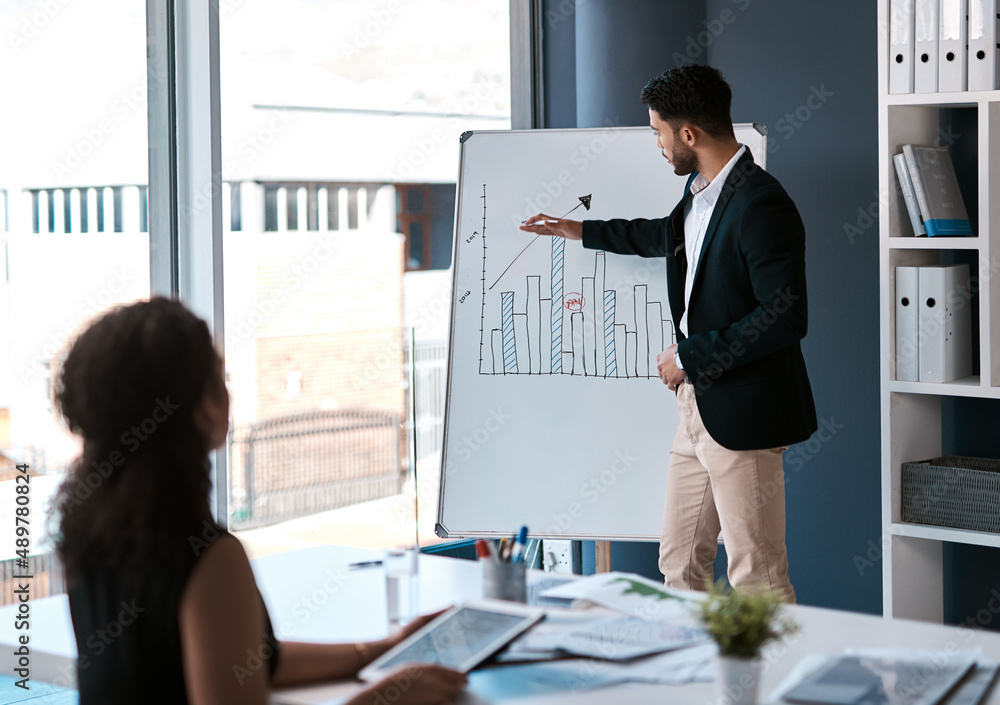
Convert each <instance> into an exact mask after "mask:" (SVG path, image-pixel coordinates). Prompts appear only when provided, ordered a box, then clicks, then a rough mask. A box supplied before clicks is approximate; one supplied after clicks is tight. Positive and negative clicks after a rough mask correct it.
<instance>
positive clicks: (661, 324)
mask: <svg viewBox="0 0 1000 705" xmlns="http://www.w3.org/2000/svg"><path fill="white" fill-rule="evenodd" d="M737 127H738V132H737V134H738V136H741V135H742V136H743V140H742V141H744V142H746V143H747V144H748V146H751V149H753V151H754V153H755V154H763V152H764V149H763V139H764V138H763V136H762V135H761V134H760V132H758V131H757V130H756V129H754V128H753V127H752V126H742V128H741V127H740V126H737ZM741 129H742V132H741V131H740V130H741ZM685 182H686V178H685V177H682V176H677V175H676V174H674V172H673V168H672V167H671V166H670V164H669V163H668V162H667V161H666V160H665V159H664V158H663V156H662V154H661V153H660V151H659V149H657V147H656V139H655V136H654V135H653V134H652V133H651V132H650V131H649V129H648V128H613V129H612V128H608V129H593V130H524V131H505V132H476V133H467V134H466V135H465V137H464V142H463V145H462V162H461V167H460V176H459V190H458V205H457V210H458V213H457V217H456V235H455V259H454V265H453V266H454V292H453V300H452V325H451V340H450V351H449V369H448V399H447V412H446V417H445V448H444V451H443V457H442V468H441V469H442V477H441V489H440V503H439V511H438V533H439V534H441V535H443V536H501V535H509V534H510V533H511V532H512V531H514V530H516V529H517V528H518V527H519V526H521V525H527V526H528V529H529V532H530V535H531V536H532V537H540V536H549V537H556V536H559V537H567V538H623V539H624V538H632V539H646V540H653V539H656V538H658V537H659V528H660V523H661V520H662V514H663V497H664V488H665V483H666V474H667V466H668V461H669V449H670V445H671V443H672V441H673V437H674V435H675V433H676V430H677V408H676V401H675V397H674V393H673V392H670V391H669V390H668V389H667V388H666V386H665V385H664V384H663V383H662V382H661V381H660V379H659V375H658V371H657V366H656V365H657V363H656V358H657V355H658V354H659V353H660V352H662V351H663V350H664V349H665V348H667V347H668V346H670V345H671V344H673V343H674V342H676V331H675V326H674V322H673V320H672V317H671V314H670V310H669V306H668V304H667V289H666V274H665V260H664V259H663V258H641V257H637V256H627V255H619V254H614V253H611V252H605V251H601V250H589V249H586V248H584V247H583V245H582V243H580V242H578V241H567V240H564V239H562V238H552V237H548V236H536V235H534V234H531V233H527V232H524V231H521V230H520V229H519V226H520V225H521V223H522V222H523V221H524V220H525V219H526V218H528V217H530V216H533V215H535V214H537V213H545V214H547V215H549V216H552V217H563V216H567V217H570V218H573V219H580V220H584V219H598V220H602V219H603V220H606V219H612V218H664V217H666V216H667V215H668V214H669V213H670V211H671V210H672V209H673V207H674V205H675V204H676V203H677V201H678V200H679V199H680V197H681V195H682V194H683V190H684V185H685Z"/></svg>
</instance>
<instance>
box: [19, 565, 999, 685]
mask: <svg viewBox="0 0 1000 705" xmlns="http://www.w3.org/2000/svg"><path fill="white" fill-rule="evenodd" d="M379 558H381V553H380V552H379V551H374V550H371V549H362V548H352V547H345V546H316V547H313V548H305V549H300V550H296V551H289V552H287V553H280V554H274V555H269V556H262V557H260V558H257V559H254V560H253V561H252V562H251V563H252V566H253V570H254V574H255V576H256V579H257V583H258V585H259V587H260V590H261V594H262V595H263V597H264V601H265V603H266V604H267V606H268V611H269V613H270V616H271V621H272V623H273V625H274V628H275V632H276V634H277V635H278V637H279V638H280V639H288V640H298V641H346V642H355V641H362V640H369V639H378V638H381V637H383V636H385V635H386V634H387V633H388V630H389V628H388V623H387V618H386V607H385V599H386V598H385V578H384V573H383V570H382V568H381V567H380V566H367V567H351V564H353V563H357V562H362V561H370V560H377V559H379ZM534 577H535V578H536V579H537V578H539V577H544V576H540V575H539V574H536V575H535V576H534ZM417 582H418V591H419V603H420V609H421V611H422V612H430V611H434V610H438V609H442V608H445V607H448V606H450V605H453V604H458V603H461V602H463V601H465V600H469V599H476V598H479V597H481V596H482V576H481V566H480V565H479V564H478V563H476V562H475V561H468V560H461V559H456V558H444V557H440V556H433V555H421V556H420V558H419V571H418V579H417ZM15 609H16V608H15V607H13V606H7V607H3V608H0V674H5V675H13V667H14V661H13V655H12V652H13V644H14V643H15V641H16V638H17V636H18V633H17V632H16V631H15V630H14V628H13V622H14V620H13V616H14V610H15ZM788 609H789V611H790V613H791V616H793V617H794V618H795V619H796V620H797V621H798V622H799V624H800V625H801V629H800V630H799V632H798V633H797V634H794V635H792V636H790V637H787V638H786V640H785V641H783V642H778V643H775V644H772V645H771V646H770V647H769V648H767V650H766V651H765V653H764V655H763V658H764V663H763V668H762V673H761V687H760V698H761V700H760V702H765V701H766V696H767V694H768V693H770V692H771V691H772V690H773V689H774V688H775V687H776V686H777V685H778V684H779V682H780V681H781V680H782V679H783V678H784V677H785V676H786V675H787V674H788V673H789V671H791V670H792V668H793V667H794V666H795V665H796V663H798V662H799V660H800V659H801V658H802V657H803V656H805V655H807V654H823V653H828V654H833V653H838V652H840V651H843V650H844V649H845V648H852V647H853V648H878V647H896V648H922V649H937V650H944V651H949V652H950V651H954V650H956V649H981V650H982V651H983V652H984V653H985V654H986V655H987V656H988V657H990V658H992V659H993V660H1000V633H995V632H987V631H982V630H970V629H965V628H958V627H953V626H943V625H939V624H926V623H922V622H915V621H908V620H889V619H884V618H882V617H880V616H875V615H867V614H859V613H853V612H843V611H836V610H829V609H823V608H818V607H807V606H801V605H795V606H791V607H789V608H788ZM32 613H33V615H34V620H33V625H32V679H33V680H35V681H47V682H54V683H58V684H62V685H68V686H70V687H72V685H73V681H72V679H73V664H74V660H75V656H76V648H75V642H74V639H73V632H72V625H71V623H70V619H69V607H68V603H67V600H66V597H65V596H64V595H61V596H56V597H49V598H43V599H39V600H35V601H33V602H32ZM552 666H553V664H551V663H540V664H519V665H513V664H512V665H502V666H491V667H487V668H482V669H479V670H476V671H474V672H473V673H471V674H470V675H469V685H468V688H467V690H466V692H465V693H464V695H463V696H462V698H461V699H460V700H459V702H460V703H464V704H468V705H473V704H481V703H518V705H535V704H538V705H542V704H545V705H569V704H570V703H573V704H574V705H590V704H596V703H608V702H620V703H629V704H630V705H644V704H645V703H658V704H659V703H665V702H668V703H692V704H694V703H697V704H698V705H710V704H714V703H717V702H718V694H717V691H716V685H715V683H704V682H695V683H687V684H684V685H652V684H642V683H624V684H613V685H607V686H604V687H600V686H599V685H598V681H599V679H595V678H593V676H592V673H593V669H592V668H591V661H590V660H588V659H573V660H567V661H561V662H558V670H557V671H556V673H557V677H553V676H552V672H551V669H552ZM545 669H549V672H548V674H547V675H546V676H545V677H539V674H542V673H545V672H546V671H545ZM360 687H361V684H359V683H357V682H355V681H343V682H331V683H321V684H316V685H311V686H306V687H298V688H286V689H280V690H277V691H275V692H274V693H273V694H272V698H271V702H272V703H274V704H275V705H315V704H319V703H325V704H329V705H333V704H334V703H339V702H341V701H342V700H344V699H346V698H347V697H349V696H350V695H351V694H352V693H353V692H355V691H356V690H357V689H358V688H360ZM987 702H988V703H991V704H993V705H1000V692H998V689H996V688H995V689H994V692H992V693H991V694H990V697H989V699H988V700H987Z"/></svg>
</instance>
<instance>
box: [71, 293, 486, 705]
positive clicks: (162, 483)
mask: <svg viewBox="0 0 1000 705" xmlns="http://www.w3.org/2000/svg"><path fill="white" fill-rule="evenodd" d="M55 397H56V403H57V404H58V407H59V409H60V411H61V412H62V414H63V416H64V417H65V419H66V421H67V422H68V424H69V427H70V429H71V430H72V431H73V432H74V433H77V434H79V435H81V436H82V438H83V452H82V454H81V456H80V457H79V458H78V459H77V460H76V461H75V463H74V465H73V467H72V469H71V472H70V475H69V476H68V478H67V479H66V481H65V482H64V483H63V485H62V486H61V488H60V490H59V493H58V495H57V498H56V511H57V512H58V514H59V520H60V525H59V531H58V535H57V539H56V548H57V551H58V553H59V555H60V557H61V559H62V561H63V564H64V567H65V570H66V578H67V586H68V592H69V602H70V612H71V614H72V618H73V627H74V629H75V631H76V642H77V648H78V650H79V661H78V663H77V673H78V682H79V689H80V705H92V704H97V703H100V704H101V705H113V704H115V703H122V704H125V703H127V704H128V705H133V704H134V703H145V704H151V703H164V704H169V705H179V704H183V703H191V704H192V705H216V704H218V705H231V704H233V703H241V704H245V705H258V704H259V705H263V704H264V703H267V702H268V691H269V689H270V688H271V687H272V686H290V685H296V684H304V683H309V682H315V681H321V680H328V679H336V678H346V677H349V676H352V675H354V674H356V673H357V672H358V670H359V669H360V668H361V667H362V666H364V665H365V664H367V663H368V662H369V661H371V660H372V659H374V658H375V657H377V656H378V655H380V654H382V653H383V652H385V651H386V650H387V649H388V648H390V647H391V646H392V645H394V644H396V643H398V642H399V641H400V640H401V639H402V638H404V637H405V636H407V635H408V634H410V633H412V632H413V631H415V630H416V629H417V628H419V627H420V626H422V625H423V624H425V623H426V621H427V620H428V619H430V618H431V617H432V616H433V615H432V616H430V617H424V618H422V619H421V620H418V621H417V622H415V623H414V624H411V625H410V626H409V627H407V628H405V629H403V630H402V631H400V632H399V633H397V634H395V635H393V636H390V637H388V638H386V639H384V640H381V641H376V642H368V643H362V644H307V643H295V642H278V641H276V640H275V637H274V631H273V629H272V627H271V622H270V619H269V618H268V614H267V609H266V608H265V606H264V603H263V600H262V599H261V596H260V593H259V592H258V590H257V585H256V583H255V582H254V577H253V573H252V572H251V570H250V563H249V561H248V560H247V556H246V553H244V551H243V548H242V546H241V544H240V543H239V541H238V540H237V539H236V538H235V537H233V536H232V535H231V534H229V533H228V532H226V531H225V530H224V529H222V528H221V527H218V526H216V525H215V522H214V521H213V519H212V514H211V511H210V508H209V491H210V489H211V479H210V474H209V471H210V466H209V461H208V452H209V451H210V450H212V449H214V448H218V447H219V446H221V445H222V444H223V443H224V442H225V440H226V433H227V429H228V426H229V394H228V392H227V391H226V385H225V378H224V373H223V363H222V360H221V358H220V357H219V355H218V354H217V353H216V351H215V349H214V348H213V345H212V337H211V335H210V334H209V330H208V326H207V325H206V324H205V323H204V321H202V320H200V319H199V318H197V317H196V316H195V315H194V314H192V313H191V312H190V311H188V310H187V309H186V308H185V307H184V306H183V305H181V304H180V303H178V302H176V301H172V300H170V299H165V298H154V299H153V300H151V301H148V302H142V303H137V304H134V305H129V306H124V307H120V308H117V309H115V310H113V311H112V312H110V313H108V314H106V315H104V316H103V317H102V318H101V319H99V320H98V321H97V322H96V323H94V324H93V325H92V326H91V327H90V328H89V329H88V330H87V331H85V332H84V333H83V334H82V335H80V337H79V338H78V339H77V340H76V342H75V343H74V344H73V346H72V349H71V350H70V352H69V353H68V355H67V357H66V360H65V362H64V364H63V366H62V369H61V370H60V374H59V377H58V381H57V385H56V391H55ZM206 522H207V525H208V526H209V527H213V528H214V529H216V530H217V532H218V538H216V539H214V540H213V541H211V542H210V543H209V544H208V546H207V548H206V547H205V544H204V542H203V540H202V537H203V536H205V535H206ZM207 533H213V534H214V533H215V532H214V531H213V532H207ZM397 676H398V678H397ZM397 676H389V677H388V678H386V679H385V680H383V681H381V682H379V683H376V684H375V685H374V686H371V687H369V688H366V689H365V690H363V691H361V692H359V693H358V694H357V695H356V696H355V697H354V698H352V699H351V700H350V701H349V702H350V703H351V704H352V705H363V704H367V703H377V702H387V699H386V695H385V693H386V692H388V694H389V695H390V696H391V701H392V702H394V703H401V704H404V705H405V704H412V705H419V704H423V703H445V702H449V701H451V700H453V699H454V698H455V697H457V695H458V694H459V693H460V692H461V690H462V687H463V685H464V684H465V682H466V679H465V676H464V675H462V674H460V673H457V672H455V671H452V670H449V669H445V668H441V667H438V666H422V667H420V669H419V670H414V669H410V670H408V671H407V672H406V674H405V675H404V674H397ZM413 676H416V677H413ZM396 681H398V683H397V682H396Z"/></svg>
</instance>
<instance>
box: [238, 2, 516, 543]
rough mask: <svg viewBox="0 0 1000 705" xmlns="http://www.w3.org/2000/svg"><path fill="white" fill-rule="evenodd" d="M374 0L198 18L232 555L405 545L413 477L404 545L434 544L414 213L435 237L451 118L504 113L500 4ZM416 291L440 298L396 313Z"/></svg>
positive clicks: (449, 170) (433, 418) (423, 254)
mask: <svg viewBox="0 0 1000 705" xmlns="http://www.w3.org/2000/svg"><path fill="white" fill-rule="evenodd" d="M386 7H387V8H388V9H386V10H385V13H384V14H383V15H382V17H383V21H382V22H374V21H373V9H372V6H371V5H366V4H365V3H354V2H349V1H348V0H326V1H322V2H320V1H311V0H281V1H279V0H244V2H242V3H240V4H239V5H238V6H236V7H234V8H233V9H232V10H231V11H229V12H225V13H221V14H220V58H221V64H220V70H221V77H222V81H221V91H222V153H223V160H222V161H223V164H225V165H227V168H228V169H229V170H230V172H231V177H230V178H232V179H234V180H235V179H236V178H237V177H238V179H239V180H240V204H239V212H240V225H241V228H240V231H239V232H229V233H226V238H227V239H226V240H225V248H224V251H225V263H224V267H225V271H224V281H225V287H226V290H225V292H224V298H225V307H226V308H225V317H226V365H227V370H228V371H229V374H230V393H231V395H232V423H231V438H230V443H229V474H230V487H229V488H228V492H229V503H230V505H229V519H230V522H231V528H232V529H233V530H234V531H235V532H236V534H237V536H239V537H240V538H241V539H242V540H243V541H244V543H245V545H246V546H247V548H248V550H249V551H250V553H251V555H253V554H255V553H258V552H264V551H277V550H286V549H287V547H288V546H290V545H301V542H302V541H313V542H317V543H319V542H326V543H339V544H351V545H366V546H373V547H382V546H388V545H393V544H400V543H412V542H413V536H414V510H413V507H414V499H413V498H414V495H415V494H416V495H419V497H420V529H419V530H420V535H421V541H423V542H427V543H429V542H433V541H436V540H438V539H437V538H436V537H435V536H434V534H433V523H434V518H435V512H436V509H435V507H436V500H437V488H436V484H435V481H434V480H435V478H436V475H437V468H436V464H437V462H438V457H439V456H438V454H439V452H440V443H441V420H442V416H443V409H442V408H441V406H442V401H443V389H442V385H443V380H444V375H443V374H442V372H443V370H444V350H445V346H444V344H443V338H444V333H442V332H441V327H442V325H443V324H444V322H445V318H446V316H447V314H446V311H447V309H448V307H447V306H446V305H442V304H441V302H440V301H437V299H438V298H440V296H441V294H440V292H441V291H442V290H443V289H445V288H446V281H445V280H446V273H445V272H444V271H443V269H442V268H441V267H440V266H439V265H440V262H437V263H435V261H434V258H435V257H436V256H438V255H436V254H435V253H436V252H437V250H438V248H437V246H436V245H435V241H434V234H435V230H434V227H435V222H439V223H444V229H446V230H448V231H449V232H448V233H447V236H446V239H447V240H450V228H451V221H452V219H453V213H451V212H448V213H445V210H449V205H448V204H449V203H450V204H452V207H453V203H454V201H453V199H452V200H451V201H450V202H449V201H447V200H446V199H445V200H441V199H438V200H435V199H436V198H437V196H438V194H436V192H435V189H437V188H439V187H441V186H443V187H444V188H445V189H446V190H447V189H450V190H451V192H452V193H453V191H454V178H455V173H456V171H457V166H458V154H459V150H458V147H459V136H460V135H461V133H462V132H464V131H466V130H472V129H478V130H484V129H505V128H509V127H510V77H509V73H510V69H509V66H510V57H509V9H508V3H507V2H506V0H413V1H411V2H406V3H400V4H399V5H397V6H392V7H394V8H396V9H392V8H389V6H386ZM469 27H475V28H476V31H475V33H472V32H469V31H468V28H469ZM436 204H437V205H440V208H436V207H435V205H436ZM232 207H233V208H235V207H236V206H232ZM439 216H440V217H439ZM435 219H437V220H435ZM234 222H235V221H234ZM439 229H440V225H439ZM233 230H235V228H233ZM399 233H402V234H403V237H400V235H399ZM441 251H442V252H443V253H445V254H446V255H447V252H448V251H449V248H448V247H445V248H442V249H441ZM435 264H437V265H438V266H437V269H439V270H441V271H437V272H434V271H430V270H433V269H435ZM444 266H445V267H446V266H447V265H446V264H445V265H444ZM415 270H420V271H415ZM415 275H418V276H424V275H427V276H430V277H432V279H413V278H412V277H413V276H415ZM439 280H440V281H439ZM421 297H431V298H433V299H435V301H434V307H433V310H434V311H437V312H439V313H440V316H439V318H438V319H437V320H434V321H432V322H431V323H430V324H428V325H426V326H420V327H416V323H415V322H414V320H415V317H414V316H412V315H411V310H413V309H416V310H419V309H420V308H421V307H422V306H423V307H424V308H428V307H427V306H424V298H421ZM414 337H415V338H416V340H414ZM414 354H415V356H416V360H417V361H418V363H417V364H414V360H413V359H411V358H412V355H414ZM414 367H416V368H417V373H416V379H415V381H411V371H412V370H413V368H414ZM414 406H416V407H417V408H418V410H419V411H418V417H419V418H417V419H414V418H412V413H411V412H410V410H411V409H412V408H414ZM414 436H416V438H414ZM414 447H416V451H414ZM415 466H416V467H417V468H419V469H421V470H423V469H424V468H426V472H424V474H423V476H422V479H421V480H420V487H416V486H415V485H414V483H415V479H414V467H415Z"/></svg>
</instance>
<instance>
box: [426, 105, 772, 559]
mask: <svg viewBox="0 0 1000 705" xmlns="http://www.w3.org/2000/svg"><path fill="white" fill-rule="evenodd" d="M610 129H611V130H613V131H614V132H625V133H627V132H648V131H649V129H650V128H649V126H648V125H647V126H643V127H616V128H610ZM733 129H734V130H736V129H752V130H754V131H756V132H757V133H758V134H759V135H760V136H761V140H762V143H763V145H764V148H763V149H760V150H759V151H758V150H751V154H752V155H753V159H754V161H755V162H756V163H757V164H758V165H760V167H761V168H762V169H764V170H765V171H766V170H767V127H766V126H765V125H764V124H763V123H759V122H744V123H733ZM608 130H609V128H607V127H583V128H557V129H545V130H538V129H533V130H470V131H467V132H463V133H462V136H461V137H460V138H459V142H460V144H461V149H460V153H459V160H458V178H457V180H456V189H455V222H454V228H453V229H454V243H453V245H452V261H451V269H452V282H451V293H452V296H451V320H450V321H449V329H448V370H447V375H446V379H445V397H444V419H443V424H444V438H443V440H442V443H441V465H440V468H439V470H438V506H437V518H436V521H435V523H434V533H435V534H436V535H437V536H439V537H440V538H446V539H464V538H501V537H503V536H509V533H508V532H505V531H489V530H482V531H462V532H454V531H449V530H448V528H447V527H446V526H445V525H444V523H443V519H444V517H443V514H444V496H445V482H446V479H447V473H446V472H445V468H446V466H447V457H448V455H447V449H448V428H449V420H450V414H451V373H452V369H453V364H452V363H453V359H452V357H453V355H454V354H455V343H454V341H455V331H454V324H455V318H456V315H457V308H456V307H457V305H458V301H457V300H456V298H455V291H456V287H457V283H458V253H459V249H460V248H459V240H460V237H459V232H458V229H459V223H461V222H462V201H463V198H462V197H463V193H462V189H463V175H464V174H465V143H466V142H468V141H469V139H471V138H472V137H473V136H475V135H479V134H483V135H487V134H500V133H505V134H509V133H515V134H517V133H524V134H528V133H531V134H538V133H539V132H544V133H548V134H558V133H573V134H579V135H584V134H587V133H596V134H600V133H606V132H608ZM664 215H666V214H664ZM515 523H516V522H515ZM511 526H513V524H511ZM531 538H533V539H560V540H566V541H606V540H614V541H647V542H653V541H659V540H660V536H659V534H657V535H656V536H653V535H649V534H641V535H632V534H613V535H610V536H609V535H598V534H586V533H559V534H552V533H547V532H545V531H540V532H537V533H536V532H534V531H532V532H531Z"/></svg>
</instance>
